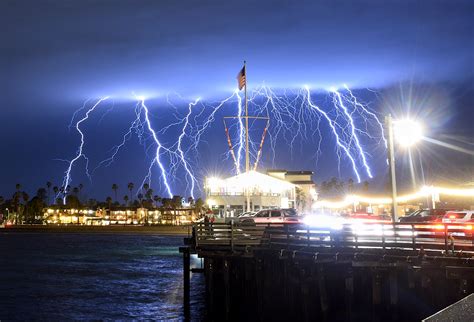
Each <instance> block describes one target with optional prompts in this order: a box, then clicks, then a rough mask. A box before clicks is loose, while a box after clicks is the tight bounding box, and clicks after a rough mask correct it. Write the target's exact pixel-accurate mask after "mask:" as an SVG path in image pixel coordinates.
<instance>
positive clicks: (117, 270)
mask: <svg viewBox="0 0 474 322" xmlns="http://www.w3.org/2000/svg"><path fill="white" fill-rule="evenodd" d="M182 240H183V239H182V237H163V236H154V235H142V234H96V233H95V234H73V233H57V234H51V233H0V320H56V321H64V320H84V319H86V320H91V319H93V320H127V319H152V320H183V319H184V311H183V305H182V304H183V299H182V295H183V290H182V287H183V278H182V256H181V255H180V254H179V252H178V247H179V246H181V245H182ZM192 264H193V265H194V266H199V265H200V260H199V259H196V258H194V259H192ZM203 282H204V281H203V276H202V274H193V275H192V277H191V319H192V320H203V319H205V308H204V283H203Z"/></svg>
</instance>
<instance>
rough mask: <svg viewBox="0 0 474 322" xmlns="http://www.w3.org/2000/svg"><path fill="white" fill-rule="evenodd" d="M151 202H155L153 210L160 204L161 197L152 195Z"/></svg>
mask: <svg viewBox="0 0 474 322" xmlns="http://www.w3.org/2000/svg"><path fill="white" fill-rule="evenodd" d="M153 200H154V201H155V208H158V202H161V197H160V196H158V195H154V196H153Z"/></svg>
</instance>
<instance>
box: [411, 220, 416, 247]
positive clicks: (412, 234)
mask: <svg viewBox="0 0 474 322" xmlns="http://www.w3.org/2000/svg"><path fill="white" fill-rule="evenodd" d="M410 226H411V243H412V245H413V250H416V237H415V225H413V224H411V225H410Z"/></svg>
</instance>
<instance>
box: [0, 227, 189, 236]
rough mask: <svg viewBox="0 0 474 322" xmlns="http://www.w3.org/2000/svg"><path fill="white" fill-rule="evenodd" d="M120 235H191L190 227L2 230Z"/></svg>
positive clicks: (6, 229) (7, 229)
mask: <svg viewBox="0 0 474 322" xmlns="http://www.w3.org/2000/svg"><path fill="white" fill-rule="evenodd" d="M20 232H24V233H110V234H114V233H118V234H124V233H125V234H134V233H136V234H156V235H164V236H188V235H191V228H190V226H173V225H159V226H131V225H123V226H118V225H117V226H116V225H111V226H76V225H64V226H63V225H61V226H60V225H57V226H56V225H54V226H53V225H11V226H6V227H4V228H0V234H2V233H20Z"/></svg>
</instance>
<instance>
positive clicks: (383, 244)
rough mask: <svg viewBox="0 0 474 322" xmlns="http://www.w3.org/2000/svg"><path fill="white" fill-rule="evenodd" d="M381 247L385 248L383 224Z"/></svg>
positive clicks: (383, 228)
mask: <svg viewBox="0 0 474 322" xmlns="http://www.w3.org/2000/svg"><path fill="white" fill-rule="evenodd" d="M382 249H383V250H385V225H384V224H382Z"/></svg>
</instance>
